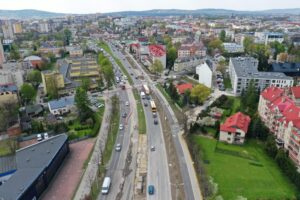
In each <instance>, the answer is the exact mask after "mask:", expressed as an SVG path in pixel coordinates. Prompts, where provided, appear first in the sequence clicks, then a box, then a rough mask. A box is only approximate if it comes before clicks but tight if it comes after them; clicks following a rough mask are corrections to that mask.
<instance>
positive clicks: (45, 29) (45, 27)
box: [39, 22, 49, 33]
mask: <svg viewBox="0 0 300 200" xmlns="http://www.w3.org/2000/svg"><path fill="white" fill-rule="evenodd" d="M39 32H41V33H48V32H49V26H48V23H47V22H41V23H39Z"/></svg>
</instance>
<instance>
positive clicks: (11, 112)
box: [0, 103, 18, 131]
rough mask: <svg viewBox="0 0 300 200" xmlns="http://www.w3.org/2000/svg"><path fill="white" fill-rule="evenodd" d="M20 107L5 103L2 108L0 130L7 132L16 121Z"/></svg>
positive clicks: (0, 110) (0, 107) (0, 109)
mask: <svg viewBox="0 0 300 200" xmlns="http://www.w3.org/2000/svg"><path fill="white" fill-rule="evenodd" d="M17 116H18V106H17V104H15V103H5V104H3V105H2V106H0V130H1V131H3V130H6V129H7V128H8V127H9V125H10V124H11V122H14V121H16V119H17Z"/></svg>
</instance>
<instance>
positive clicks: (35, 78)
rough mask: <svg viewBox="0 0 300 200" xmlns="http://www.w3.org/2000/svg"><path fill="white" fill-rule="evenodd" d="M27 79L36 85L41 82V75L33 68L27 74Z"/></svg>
mask: <svg viewBox="0 0 300 200" xmlns="http://www.w3.org/2000/svg"><path fill="white" fill-rule="evenodd" d="M27 80H28V81H29V82H31V83H32V84H33V85H38V84H39V83H41V82H42V75H41V72H40V71H39V70H36V69H35V70H33V71H31V72H30V73H29V74H28V75H27Z"/></svg>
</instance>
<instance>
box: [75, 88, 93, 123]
mask: <svg viewBox="0 0 300 200" xmlns="http://www.w3.org/2000/svg"><path fill="white" fill-rule="evenodd" d="M75 104H76V107H77V109H78V112H79V118H80V121H81V122H83V121H85V120H87V119H88V118H90V117H92V110H91V109H90V107H89V106H90V101H89V98H88V96H87V92H86V91H85V90H84V89H83V88H82V87H78V88H77V89H76V94H75Z"/></svg>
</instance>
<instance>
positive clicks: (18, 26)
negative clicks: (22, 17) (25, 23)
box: [13, 22, 23, 34]
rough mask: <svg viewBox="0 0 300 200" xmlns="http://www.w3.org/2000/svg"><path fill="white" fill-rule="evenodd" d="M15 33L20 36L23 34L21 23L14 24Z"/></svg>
mask: <svg viewBox="0 0 300 200" xmlns="http://www.w3.org/2000/svg"><path fill="white" fill-rule="evenodd" d="M13 31H14V33H15V34H20V33H22V32H23V28H22V24H21V23H20V22H16V23H14V24H13Z"/></svg>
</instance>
